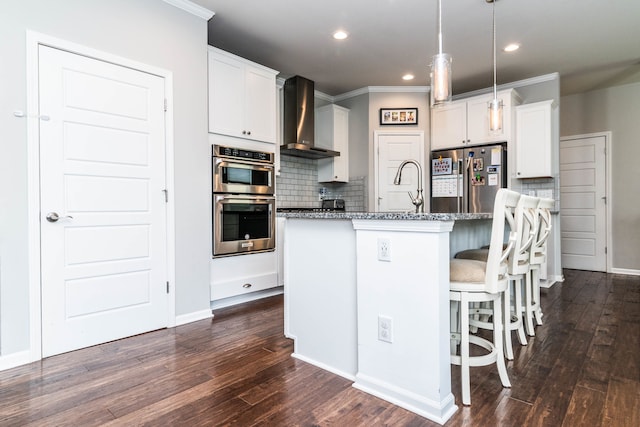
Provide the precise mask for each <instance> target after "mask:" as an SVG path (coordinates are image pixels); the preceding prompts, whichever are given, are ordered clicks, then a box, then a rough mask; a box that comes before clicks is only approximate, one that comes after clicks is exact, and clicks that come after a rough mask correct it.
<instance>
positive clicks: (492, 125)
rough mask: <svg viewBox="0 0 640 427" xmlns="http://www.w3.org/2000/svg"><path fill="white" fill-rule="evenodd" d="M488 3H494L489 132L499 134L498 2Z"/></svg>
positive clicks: (500, 124) (500, 112) (488, 1)
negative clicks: (497, 75) (497, 70)
mask: <svg viewBox="0 0 640 427" xmlns="http://www.w3.org/2000/svg"><path fill="white" fill-rule="evenodd" d="M486 1H487V3H493V99H492V100H491V101H489V130H490V131H492V132H499V131H501V130H502V99H498V87H497V86H496V2H497V1H498V0H486Z"/></svg>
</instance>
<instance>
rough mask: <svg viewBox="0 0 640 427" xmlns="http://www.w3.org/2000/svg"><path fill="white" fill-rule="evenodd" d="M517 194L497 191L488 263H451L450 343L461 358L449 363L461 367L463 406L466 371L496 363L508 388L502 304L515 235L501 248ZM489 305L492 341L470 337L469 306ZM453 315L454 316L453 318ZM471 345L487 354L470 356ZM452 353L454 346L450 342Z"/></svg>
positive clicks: (467, 396) (467, 393)
mask: <svg viewBox="0 0 640 427" xmlns="http://www.w3.org/2000/svg"><path fill="white" fill-rule="evenodd" d="M519 198H520V194H519V193H517V192H514V191H510V190H507V189H500V190H498V193H497V194H496V199H495V202H494V209H493V222H492V228H491V243H490V245H489V253H488V257H487V261H486V262H484V261H477V260H469V259H455V258H454V259H452V260H451V263H450V271H449V274H450V285H449V300H450V301H451V306H452V307H451V308H452V324H451V326H452V331H453V332H452V334H451V337H452V340H454V341H455V342H456V343H457V342H459V343H460V354H459V355H458V354H457V352H456V351H452V354H451V363H452V364H454V365H459V366H460V371H461V383H462V403H463V404H464V405H470V404H471V383H470V373H469V368H470V367H471V366H485V365H490V364H493V363H495V364H496V366H497V368H498V374H499V376H500V381H501V382H502V386H503V387H511V383H510V382H509V376H508V375H507V368H506V365H505V362H504V344H503V338H504V331H503V327H504V326H503V320H504V316H503V314H502V304H503V303H502V301H503V298H504V291H505V290H506V289H507V286H508V284H509V283H508V282H509V277H508V272H507V270H508V264H507V259H508V257H509V255H510V254H511V253H512V252H513V248H514V242H515V234H514V233H513V232H511V233H509V234H510V237H509V242H508V244H507V245H506V247H505V246H504V245H503V238H504V233H505V218H506V214H505V212H512V211H513V209H515V207H516V205H517V203H518V200H519ZM474 302H488V303H491V305H492V307H493V313H492V314H493V315H492V316H491V322H490V323H491V329H493V341H490V340H488V339H485V338H482V337H479V336H475V335H471V334H470V333H469V304H470V303H474ZM454 313H455V314H456V315H455V316H454ZM470 344H474V345H477V346H480V347H482V348H484V349H486V350H488V353H485V354H483V355H481V356H471V355H470V354H469V346H470ZM451 347H452V350H455V347H456V346H455V344H454V342H452V346H451Z"/></svg>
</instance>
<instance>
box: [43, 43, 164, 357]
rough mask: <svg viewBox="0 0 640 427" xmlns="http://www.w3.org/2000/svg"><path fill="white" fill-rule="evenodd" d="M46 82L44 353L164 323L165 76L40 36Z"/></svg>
mask: <svg viewBox="0 0 640 427" xmlns="http://www.w3.org/2000/svg"><path fill="white" fill-rule="evenodd" d="M39 90H40V93H39V98H40V105H39V110H40V115H41V120H40V179H41V183H40V187H41V188H40V191H41V193H40V205H41V219H40V225H41V251H42V253H41V262H42V278H41V287H42V293H41V295H42V353H43V356H44V357H46V356H50V355H53V354H59V353H63V352H66V351H70V350H75V349H78V348H82V347H87V346H91V345H95V344H98V343H102V342H107V341H111V340H114V339H118V338H122V337H126V336H131V335H135V334H139V333H142V332H147V331H150V330H154V329H158V328H163V327H166V326H167V324H168V307H167V304H168V297H167V292H166V281H167V267H166V266H167V248H166V244H167V236H166V204H165V195H164V193H163V190H164V189H165V170H166V167H165V134H164V125H165V123H164V120H165V119H164V80H163V78H161V77H158V76H154V75H151V74H147V73H143V72H140V71H136V70H133V69H130V68H125V67H121V66H118V65H114V64H110V63H106V62H103V61H99V60H95V59H91V58H88V57H85V56H80V55H75V54H72V53H68V52H64V51H61V50H57V49H53V48H49V47H44V46H41V47H40V50H39ZM55 214H57V215H58V216H59V218H60V219H58V220H57V221H53V222H52V221H51V219H52V218H51V217H55ZM47 217H49V219H47ZM53 219H55V218H53Z"/></svg>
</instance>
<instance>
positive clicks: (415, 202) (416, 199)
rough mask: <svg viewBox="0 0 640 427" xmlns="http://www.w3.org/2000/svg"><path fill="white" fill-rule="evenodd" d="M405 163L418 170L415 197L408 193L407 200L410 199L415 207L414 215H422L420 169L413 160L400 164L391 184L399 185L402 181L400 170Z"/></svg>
mask: <svg viewBox="0 0 640 427" xmlns="http://www.w3.org/2000/svg"><path fill="white" fill-rule="evenodd" d="M407 163H412V164H414V165H416V168H418V194H417V196H416V197H413V194H411V191H409V192H408V193H409V198H411V203H413V205H414V206H415V207H416V213H424V199H423V198H422V167H421V166H420V163H418V162H416V161H415V160H405V161H404V162H402V163H400V167H398V172H396V177H395V178H394V180H393V183H394V184H395V185H400V180H401V179H402V168H404V167H405V166H406V165H407Z"/></svg>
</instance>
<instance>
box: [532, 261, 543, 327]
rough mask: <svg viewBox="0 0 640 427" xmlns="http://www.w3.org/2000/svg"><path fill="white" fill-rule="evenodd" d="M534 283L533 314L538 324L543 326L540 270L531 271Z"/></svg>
mask: <svg viewBox="0 0 640 427" xmlns="http://www.w3.org/2000/svg"><path fill="white" fill-rule="evenodd" d="M531 274H532V275H533V276H532V282H533V307H534V308H533V314H534V316H535V320H536V324H538V325H542V306H541V305H540V269H539V268H534V269H533V270H531Z"/></svg>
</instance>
